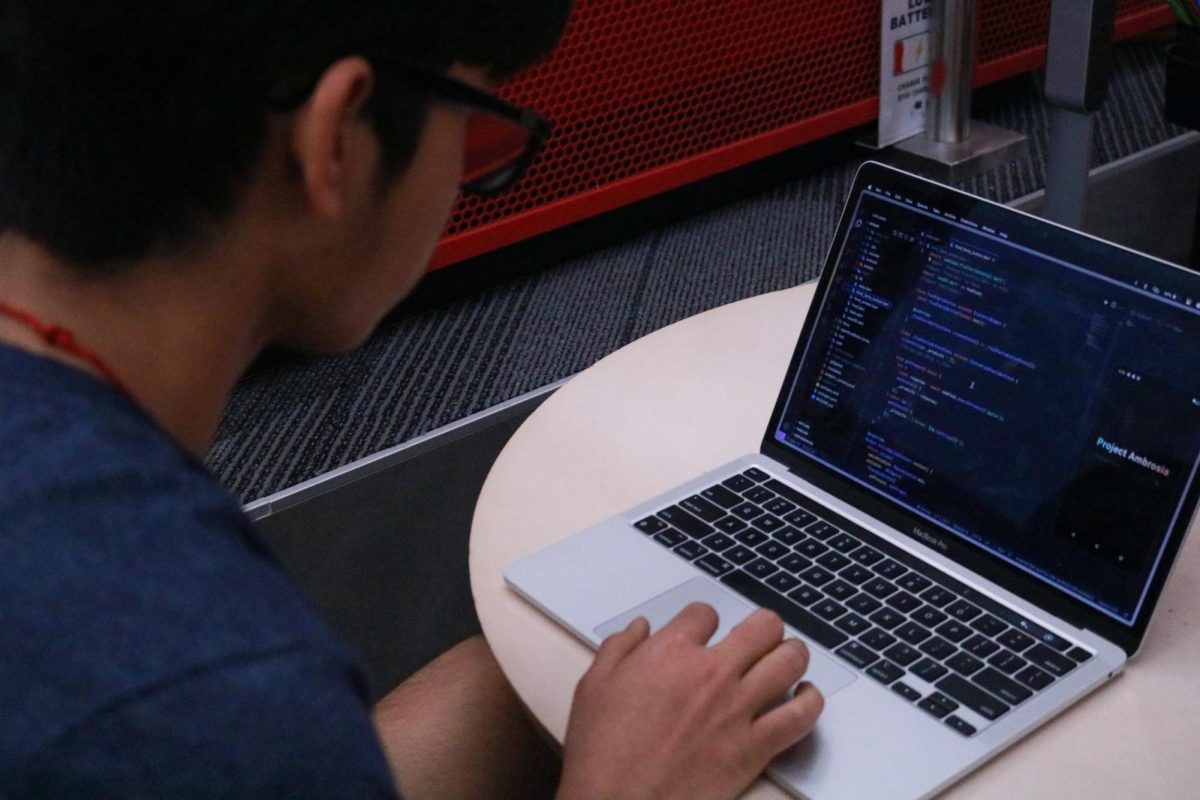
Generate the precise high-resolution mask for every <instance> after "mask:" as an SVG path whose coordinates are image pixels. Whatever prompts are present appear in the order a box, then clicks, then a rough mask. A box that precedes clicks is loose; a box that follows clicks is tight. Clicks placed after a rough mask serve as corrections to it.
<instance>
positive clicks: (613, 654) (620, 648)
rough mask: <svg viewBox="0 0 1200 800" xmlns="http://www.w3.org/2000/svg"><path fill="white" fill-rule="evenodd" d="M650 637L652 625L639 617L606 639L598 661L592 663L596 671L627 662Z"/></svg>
mask: <svg viewBox="0 0 1200 800" xmlns="http://www.w3.org/2000/svg"><path fill="white" fill-rule="evenodd" d="M649 636H650V623H649V622H647V621H646V618H645V617H637V618H635V619H634V620H633V621H632V622H630V623H629V625H627V626H626V627H625V630H623V631H618V632H617V633H614V634H611V635H610V636H608V637H606V638H605V639H604V641H603V642H601V643H600V649H599V650H597V651H596V659H595V660H594V661H593V662H592V667H593V668H594V669H600V670H606V669H612V668H613V667H615V666H616V665H617V664H619V663H621V662H622V661H624V660H625V657H626V656H628V655H629V654H630V653H632V652H633V651H634V650H635V649H637V646H638V645H639V644H641V643H642V642H644V641H646V639H647V637H649Z"/></svg>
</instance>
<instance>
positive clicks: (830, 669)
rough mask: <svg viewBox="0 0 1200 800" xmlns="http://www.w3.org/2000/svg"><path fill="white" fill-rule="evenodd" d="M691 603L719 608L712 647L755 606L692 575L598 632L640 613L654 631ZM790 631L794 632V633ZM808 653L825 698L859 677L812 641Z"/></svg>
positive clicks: (811, 675) (812, 677)
mask: <svg viewBox="0 0 1200 800" xmlns="http://www.w3.org/2000/svg"><path fill="white" fill-rule="evenodd" d="M688 603H708V604H709V605H710V606H712V607H713V608H714V609H716V611H717V617H718V618H719V619H720V623H719V624H718V626H717V632H716V633H714V634H713V637H712V638H711V639H709V641H708V644H709V646H710V647H711V646H712V645H714V644H716V643H717V642H719V641H721V640H722V639H724V638H725V637H726V636H727V635H728V634H729V632H730V631H731V630H733V628H734V627H735V626H736V625H737V624H738V623H739V622H741V621H742V620H743V619H745V618H746V617H748V616H750V613H751V612H753V611H754V606H752V605H750V603H748V602H747V601H745V600H743V599H742V598H741V597H739V596H737V595H736V594H734V593H733V592H730V591H729V590H727V589H724V588H722V587H721V586H720V585H718V584H716V583H714V582H713V581H711V580H709V579H708V578H692V579H691V580H689V581H686V582H684V583H681V584H679V585H678V586H676V587H675V588H674V589H671V590H669V591H667V592H663V593H662V594H660V595H659V596H658V597H655V598H653V599H652V600H648V601H646V602H645V603H642V604H641V605H639V606H635V607H634V608H631V609H630V610H628V611H626V612H625V613H624V614H621V615H620V616H617V617H614V618H613V619H610V620H609V621H608V622H606V623H604V624H603V625H601V626H600V627H598V628H596V635H597V636H599V637H600V638H601V639H603V638H605V637H606V636H608V635H610V634H613V633H616V632H617V631H622V630H625V628H626V627H628V625H629V623H630V622H633V620H634V619H636V618H637V617H645V618H646V620H647V621H648V622H649V623H650V631H651V632H652V633H653V632H655V631H657V630H659V629H660V628H662V626H663V625H665V624H667V622H669V621H670V620H671V619H672V618H674V617H675V615H676V614H678V613H679V612H680V611H682V610H683V608H684V607H685V606H686V605H687V604H688ZM787 635H788V636H791V633H788V634H787ZM808 653H809V661H808V672H806V673H805V675H804V679H805V680H807V681H811V682H812V683H813V684H814V685H815V686H816V687H817V688H818V689H820V690H821V694H823V695H824V696H825V699H829V698H830V697H831V696H833V693H834V692H836V691H838V690H839V689H841V688H842V687H844V686H849V685H850V684H851V683H853V682H854V679H855V678H857V677H858V675H857V674H856V673H854V672H852V671H850V670H849V669H846V668H845V667H843V666H842V665H841V664H839V663H838V662H837V661H835V660H834V658H833V656H830V655H828V654H827V653H825V651H823V650H821V649H820V648H818V647H816V646H815V645H811V644H810V646H809V648H808Z"/></svg>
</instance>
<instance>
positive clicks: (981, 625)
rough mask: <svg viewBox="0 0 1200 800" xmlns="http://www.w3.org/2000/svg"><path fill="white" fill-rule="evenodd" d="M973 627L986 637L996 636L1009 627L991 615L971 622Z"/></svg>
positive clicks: (985, 615)
mask: <svg viewBox="0 0 1200 800" xmlns="http://www.w3.org/2000/svg"><path fill="white" fill-rule="evenodd" d="M971 627H972V628H974V629H975V630H977V631H979V632H980V633H982V634H983V635H984V636H995V635H996V634H998V633H1000V631H1002V630H1004V629H1005V628H1006V627H1008V626H1006V625H1005V624H1004V623H1003V622H1001V621H1000V620H998V619H996V618H995V617H993V616H992V615H991V614H984V615H983V616H982V617H979V618H978V619H976V620H974V621H973V622H971Z"/></svg>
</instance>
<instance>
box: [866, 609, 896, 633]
mask: <svg viewBox="0 0 1200 800" xmlns="http://www.w3.org/2000/svg"><path fill="white" fill-rule="evenodd" d="M871 622H874V623H875V624H876V625H878V626H879V627H881V628H886V629H887V630H889V631H890V630H891V629H892V628H894V627H896V626H897V625H899V624H900V623H901V622H904V615H903V614H901V613H900V612H899V611H896V610H895V609H893V608H881V609H879V610H878V611H876V612H875V613H874V614H872V615H871Z"/></svg>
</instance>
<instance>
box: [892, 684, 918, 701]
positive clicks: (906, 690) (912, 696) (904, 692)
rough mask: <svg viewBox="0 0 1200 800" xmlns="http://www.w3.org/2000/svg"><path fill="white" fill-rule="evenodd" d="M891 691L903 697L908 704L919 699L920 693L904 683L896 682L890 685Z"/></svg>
mask: <svg viewBox="0 0 1200 800" xmlns="http://www.w3.org/2000/svg"><path fill="white" fill-rule="evenodd" d="M892 691H893V692H895V693H896V694H898V695H900V696H901V697H903V698H904V699H905V700H907V701H908V702H910V703H912V702H915V701H917V700H920V699H921V693H920V692H918V691H917V690H916V689H914V688H912V687H911V686H909V685H908V684H907V683H905V682H904V681H896V682H895V683H893V684H892Z"/></svg>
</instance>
